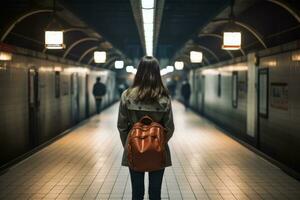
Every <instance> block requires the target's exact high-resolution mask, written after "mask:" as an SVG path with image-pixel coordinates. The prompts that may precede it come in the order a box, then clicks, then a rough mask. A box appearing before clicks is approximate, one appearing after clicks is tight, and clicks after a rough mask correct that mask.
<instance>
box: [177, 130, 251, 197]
mask: <svg viewBox="0 0 300 200" xmlns="http://www.w3.org/2000/svg"><path fill="white" fill-rule="evenodd" d="M200 136H201V135H200V134H199V136H196V135H192V137H189V138H193V141H196V140H197V138H195V137H200ZM203 139H204V138H203V137H202V140H203ZM180 141H182V143H183V142H187V143H192V141H191V139H188V138H187V137H186V138H182V139H181V140H180ZM182 143H179V144H180V145H181V148H183V147H182ZM191 146H193V145H191ZM191 146H187V148H189V150H190V151H193V150H192V149H191ZM186 152H187V151H186ZM187 162H189V161H187ZM204 162H205V160H204ZM206 165H207V166H208V167H207V168H206V169H202V170H203V172H204V174H205V176H201V178H200V177H199V175H196V177H197V178H199V179H200V180H199V181H200V182H201V181H203V183H202V186H203V187H204V189H205V191H206V192H207V195H208V196H209V197H210V198H212V199H235V195H234V193H233V192H232V190H231V188H229V187H228V186H227V185H226V184H225V183H224V182H223V180H222V179H221V178H220V177H218V176H217V174H216V173H215V172H214V171H213V167H211V168H210V167H209V164H208V163H206ZM191 166H192V169H193V170H194V171H197V170H199V166H200V168H201V164H198V168H196V169H194V167H195V165H193V164H192V163H191ZM243 199H247V198H246V197H245V195H244V196H243Z"/></svg>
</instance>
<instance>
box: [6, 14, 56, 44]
mask: <svg viewBox="0 0 300 200" xmlns="http://www.w3.org/2000/svg"><path fill="white" fill-rule="evenodd" d="M47 12H53V10H52V9H39V10H33V11H29V12H27V13H25V14H23V15H21V16H20V17H18V18H17V19H15V20H14V21H13V22H12V23H11V24H10V25H9V26H8V28H7V29H6V30H5V31H4V33H3V34H2V36H1V42H3V41H4V40H5V38H6V37H7V36H8V34H9V33H10V32H11V31H12V29H13V28H14V27H15V26H16V25H17V24H18V23H20V22H21V21H22V20H24V19H26V18H27V17H29V16H32V15H35V14H39V13H47Z"/></svg>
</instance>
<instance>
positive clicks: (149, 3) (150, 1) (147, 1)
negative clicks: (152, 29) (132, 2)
mask: <svg viewBox="0 0 300 200" xmlns="http://www.w3.org/2000/svg"><path fill="white" fill-rule="evenodd" d="M142 8H147V9H149V8H154V0H142Z"/></svg>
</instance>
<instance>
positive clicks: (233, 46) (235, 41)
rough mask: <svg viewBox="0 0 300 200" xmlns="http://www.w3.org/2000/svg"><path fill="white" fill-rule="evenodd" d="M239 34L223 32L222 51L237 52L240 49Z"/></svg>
mask: <svg viewBox="0 0 300 200" xmlns="http://www.w3.org/2000/svg"><path fill="white" fill-rule="evenodd" d="M241 35H242V34H241V32H224V33H223V45H222V49H226V50H238V49H240V48H241V38H242V36H241Z"/></svg>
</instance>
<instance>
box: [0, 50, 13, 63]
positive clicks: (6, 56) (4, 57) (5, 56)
mask: <svg viewBox="0 0 300 200" xmlns="http://www.w3.org/2000/svg"><path fill="white" fill-rule="evenodd" d="M0 60H1V61H10V60H12V54H11V53H8V52H4V51H0Z"/></svg>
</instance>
